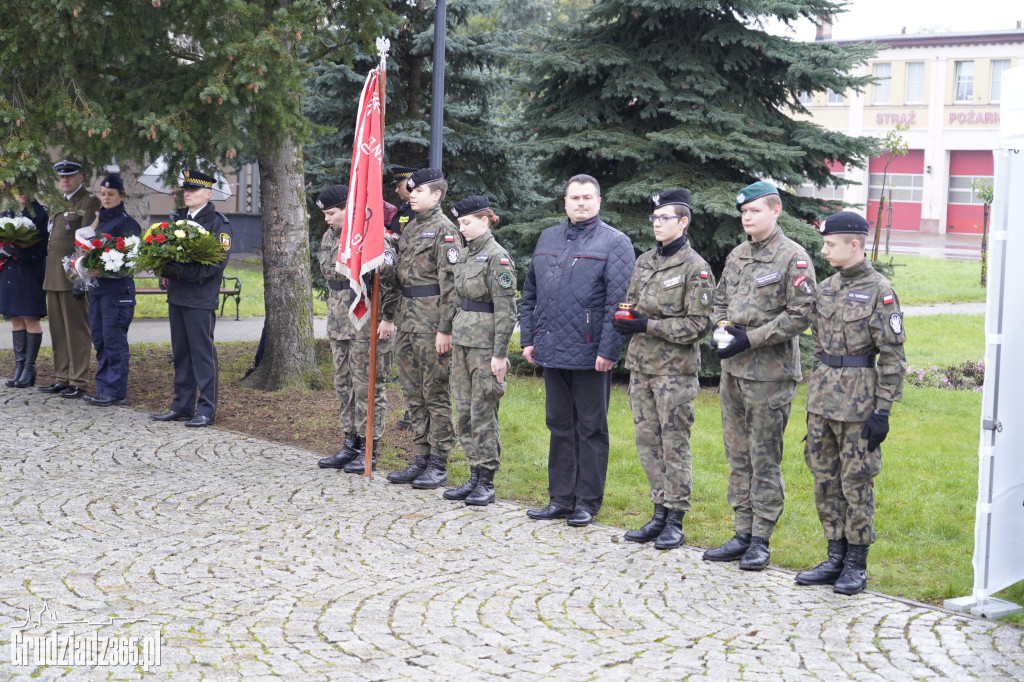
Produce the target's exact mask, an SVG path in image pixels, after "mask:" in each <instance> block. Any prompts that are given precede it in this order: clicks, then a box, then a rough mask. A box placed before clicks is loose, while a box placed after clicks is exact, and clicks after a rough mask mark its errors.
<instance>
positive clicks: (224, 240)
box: [220, 232, 231, 251]
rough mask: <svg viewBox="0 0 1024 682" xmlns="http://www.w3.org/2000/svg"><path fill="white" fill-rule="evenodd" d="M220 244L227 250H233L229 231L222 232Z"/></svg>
mask: <svg viewBox="0 0 1024 682" xmlns="http://www.w3.org/2000/svg"><path fill="white" fill-rule="evenodd" d="M220 245H221V247H223V249H224V250H225V251H230V250H231V235H230V234H228V233H227V232H221V233H220Z"/></svg>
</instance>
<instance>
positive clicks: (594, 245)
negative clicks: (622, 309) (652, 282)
mask: <svg viewBox="0 0 1024 682" xmlns="http://www.w3.org/2000/svg"><path fill="white" fill-rule="evenodd" d="M635 262H636V254H635V253H634V251H633V244H632V243H631V242H630V241H629V237H627V236H626V235H624V234H623V233H622V232H619V231H618V230H616V229H615V228H614V227H612V226H610V225H608V224H606V223H604V222H603V221H602V220H601V219H600V218H597V217H595V218H593V219H591V220H588V221H586V222H583V223H579V224H572V223H562V224H561V225H555V226H554V227H549V228H548V229H546V230H544V231H543V232H542V233H541V235H540V239H539V240H537V246H536V248H534V250H533V259H532V260H531V261H530V267H529V268H528V269H527V271H526V281H525V282H524V283H523V298H522V303H521V307H520V316H519V326H520V343H521V345H522V346H523V347H526V346H533V347H534V359H535V361H536V362H537V364H538V365H540V366H541V367H554V368H558V369H590V370H592V369H594V363H595V362H596V360H597V356H598V355H600V356H601V357H603V358H606V359H609V360H613V361H617V360H618V359H619V350H620V349H621V348H622V336H621V335H619V333H618V332H616V331H615V330H614V329H613V328H612V316H613V315H614V314H615V310H616V308H617V307H618V304H619V303H621V302H622V301H625V300H626V290H627V289H628V288H629V280H630V278H631V277H632V276H633V264H634V263H635Z"/></svg>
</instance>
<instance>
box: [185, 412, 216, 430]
mask: <svg viewBox="0 0 1024 682" xmlns="http://www.w3.org/2000/svg"><path fill="white" fill-rule="evenodd" d="M212 423H213V417H208V416H206V415H205V414H197V415H196V416H194V417H192V418H191V419H189V420H188V421H187V422H185V426H191V427H193V428H197V429H198V428H202V427H204V426H209V425H210V424H212Z"/></svg>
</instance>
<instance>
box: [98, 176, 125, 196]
mask: <svg viewBox="0 0 1024 682" xmlns="http://www.w3.org/2000/svg"><path fill="white" fill-rule="evenodd" d="M100 187H107V188H109V189H116V190H120V191H121V192H123V191H124V183H123V182H121V176H120V175H118V174H117V173H111V174H110V175H108V176H107V177H105V178H103V182H101V183H100Z"/></svg>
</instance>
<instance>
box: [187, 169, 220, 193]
mask: <svg viewBox="0 0 1024 682" xmlns="http://www.w3.org/2000/svg"><path fill="white" fill-rule="evenodd" d="M216 183H217V179H216V178H214V177H212V176H210V175H207V174H206V173H203V172H200V171H197V170H192V169H186V170H185V172H184V173H182V181H181V186H182V187H184V188H185V189H213V186H214V185H215V184H216Z"/></svg>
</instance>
